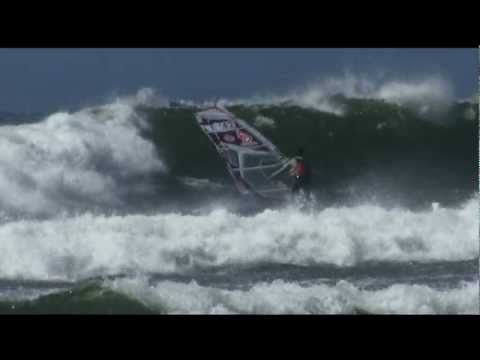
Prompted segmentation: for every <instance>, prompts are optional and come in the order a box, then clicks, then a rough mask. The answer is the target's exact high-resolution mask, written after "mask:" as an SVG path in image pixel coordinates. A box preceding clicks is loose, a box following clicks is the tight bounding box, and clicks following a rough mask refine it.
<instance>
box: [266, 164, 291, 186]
mask: <svg viewBox="0 0 480 360" xmlns="http://www.w3.org/2000/svg"><path fill="white" fill-rule="evenodd" d="M292 160H293V159H291V160H286V161H285V164H284V165H283V166H282V167H281V168H280V169H278V170H277V171H275V172H274V173H273V174H272V175H270V176H269V177H268V179H267V181H270V180H272V179H273V178H274V177H276V176H278V175H280V174H281V173H282V172H284V171H285V170H286V169H287V168H288V167H289V166H291V165H292Z"/></svg>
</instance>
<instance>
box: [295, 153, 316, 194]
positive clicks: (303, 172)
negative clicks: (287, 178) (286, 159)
mask: <svg viewBox="0 0 480 360" xmlns="http://www.w3.org/2000/svg"><path fill="white" fill-rule="evenodd" d="M304 153H305V151H304V150H303V148H299V149H298V151H297V154H296V156H295V157H294V158H293V159H291V160H290V166H291V168H290V175H291V176H293V177H294V183H293V186H292V193H293V194H296V193H298V191H299V190H300V189H302V190H303V191H305V192H310V183H311V177H312V176H311V169H310V165H309V164H308V163H307V162H306V160H305V158H304Z"/></svg>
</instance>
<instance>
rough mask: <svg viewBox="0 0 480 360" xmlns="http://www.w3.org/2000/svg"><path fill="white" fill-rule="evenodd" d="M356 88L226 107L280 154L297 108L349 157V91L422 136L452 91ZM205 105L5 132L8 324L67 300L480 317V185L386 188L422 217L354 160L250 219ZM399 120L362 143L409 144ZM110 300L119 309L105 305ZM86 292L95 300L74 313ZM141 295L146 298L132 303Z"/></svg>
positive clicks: (134, 103) (119, 110)
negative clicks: (219, 154) (356, 171)
mask: <svg viewBox="0 0 480 360" xmlns="http://www.w3.org/2000/svg"><path fill="white" fill-rule="evenodd" d="M347 80H348V79H347ZM344 83H345V82H338V81H337V82H335V81H333V80H330V81H327V82H325V83H323V84H322V86H323V88H322V89H319V88H318V87H317V88H315V89H314V90H312V89H310V90H308V89H307V90H306V93H302V92H296V93H295V94H294V95H291V94H290V95H288V96H290V98H291V99H293V100H292V101H293V102H294V104H293V107H292V104H289V103H285V96H273V97H270V98H269V99H266V98H258V97H256V98H254V99H248V101H247V100H245V101H243V102H242V101H241V100H231V102H230V103H228V102H227V103H226V105H225V106H231V107H232V109H233V111H235V109H236V108H235V106H236V107H240V108H239V110H238V109H237V110H238V111H239V112H240V113H242V111H243V114H244V115H245V116H246V117H247V119H246V120H247V121H251V122H252V124H253V125H254V126H257V127H258V128H259V129H260V130H261V131H262V132H264V131H265V132H266V134H267V135H268V136H270V137H273V138H274V142H275V143H276V145H277V146H279V147H280V148H282V147H284V148H292V147H293V146H295V145H296V144H293V142H292V144H290V143H288V140H287V139H288V137H287V136H285V135H282V134H286V133H288V131H287V130H286V129H287V128H282V126H287V125H288V121H287V119H286V118H287V117H289V116H287V115H288V114H290V113H287V115H281V114H285V113H286V112H288V111H290V112H293V113H294V114H296V117H297V119H291V120H290V122H291V121H305V125H299V128H300V130H299V131H304V132H311V129H312V128H315V129H317V130H316V131H319V130H318V125H316V124H319V123H320V124H323V125H322V126H325V130H321V131H320V133H321V134H319V137H318V138H317V140H318V141H320V142H321V141H323V140H322V139H325V144H327V142H328V141H329V142H328V144H330V145H328V146H331V147H332V149H335V147H336V146H337V147H338V148H342V147H343V148H344V147H345V146H344V144H345V143H344V142H343V140H342V139H341V138H340V136H341V134H342V131H345V130H344V129H345V127H344V125H342V124H345V121H350V120H348V119H349V116H360V115H355V114H353V115H351V113H350V112H349V110H348V106H350V105H349V103H348V102H346V103H342V104H340V105H339V104H338V102H337V103H336V102H335V101H334V100H332V99H331V98H330V96H331V95H332V93H333V92H336V91H337V90H338V89H339V88H341V87H345V86H346V87H347V90H348V89H351V90H348V91H347V92H345V96H350V97H357V98H366V99H368V101H372V99H377V98H382V99H387V103H391V106H392V108H393V109H394V111H392V112H391V114H397V113H398V114H400V115H398V116H399V117H400V118H402V119H404V118H405V117H408V116H410V117H412V118H413V117H415V116H418V117H419V118H418V119H417V118H414V120H412V124H414V125H412V126H417V124H418V123H419V122H421V121H423V120H425V119H423V118H422V117H423V116H425V107H424V106H423V105H425V103H428V102H432V101H433V102H435V101H446V97H450V96H451V95H450V89H449V88H448V86H447V85H444V83H443V82H442V81H440V80H435V79H434V80H431V79H429V80H428V81H426V82H424V83H413V84H408V86H407V85H406V84H404V83H398V82H396V83H391V84H384V85H381V86H380V85H379V86H374V85H372V84H370V83H368V82H365V81H362V82H361V83H360V85H361V86H360V90H358V89H359V86H358V84H356V83H355V82H354V83H352V80H349V81H347V82H346V85H345V84H344ZM442 86H443V87H444V88H445V89H444V91H443V92H442V90H441V89H442ZM412 88H413V89H416V92H415V94H417V95H418V96H417V97H416V98H415V101H419V97H421V96H423V94H427V95H428V96H427V95H425V96H426V99H425V101H424V103H423V105H422V107H421V108H420V109H419V110H418V111H417V110H411V109H412V108H410V107H409V108H407V110H405V109H404V108H403V107H402V106H404V104H403V99H404V98H406V100H405V101H406V102H411V100H412V99H411V98H410V97H408V96H406V95H405V94H406V93H410V92H409V90H408V89H412ZM431 88H433V89H435V91H434V92H433V93H432V92H431V91H430V90H429V89H431ZM332 89H333V90H332ZM353 89H356V90H355V91H354V90H353ZM359 91H360V92H359ZM286 96H287V95H286ZM316 97H318V98H321V100H318V99H316ZM357 101H361V100H357ZM312 103H315V104H317V105H318V106H310V104H312ZM259 104H261V105H262V106H261V107H260V108H259V106H258V105H259ZM369 104H371V103H369ZM299 105H300V107H299ZM196 106H198V105H195V104H192V103H189V104H181V105H177V106H175V107H174V108H172V107H171V106H169V105H168V102H166V101H165V100H163V99H160V98H159V97H158V95H156V94H155V93H154V92H152V91H151V90H148V89H147V90H142V91H140V92H139V93H138V94H137V95H136V96H132V97H126V98H122V99H116V100H115V101H112V102H110V103H108V104H104V105H100V106H93V107H88V108H84V109H80V110H78V111H75V112H58V113H54V114H51V115H48V116H46V117H44V118H42V119H40V120H39V121H36V122H28V123H18V124H11V123H9V124H4V125H2V123H1V122H0V312H1V313H9V314H10V313H18V312H22V311H24V312H26V313H35V312H40V313H42V312H43V313H50V312H55V311H56V309H58V308H59V306H58V301H61V303H62V304H64V306H63V307H62V308H63V309H64V312H66V313H88V312H89V309H92V308H95V309H97V308H98V309H100V310H98V312H100V313H112V312H113V313H115V312H129V311H130V312H132V313H137V312H143V311H145V312H150V313H165V314H170V313H186V314H190V313H194V314H224V313H226V314H251V313H254V314H288V313H294V314H296V313H311V314H355V313H387V314H388V313H391V314H472V313H474V314H476V313H478V312H479V287H478V259H479V242H478V228H479V225H478V222H479V213H478V195H477V194H478V191H477V189H475V188H471V187H470V184H467V183H466V182H465V181H464V180H463V178H461V177H460V175H457V173H458V172H456V171H454V172H453V174H452V173H450V172H449V171H447V170H445V171H444V170H442V168H441V167H440V165H441V164H442V161H443V160H442V159H439V162H438V163H439V164H440V165H437V166H433V165H431V168H432V169H435V171H437V172H436V173H435V174H436V176H437V177H438V179H439V181H440V180H442V181H443V183H441V184H440V183H439V184H440V185H438V187H435V186H433V185H432V186H429V185H428V186H426V188H425V189H426V190H425V191H423V192H421V193H420V192H414V191H409V192H402V191H403V189H404V188H403V187H401V186H400V185H402V186H404V187H408V186H411V185H410V184H411V182H408V181H405V182H404V183H402V184H400V180H401V179H400V178H399V181H398V183H396V182H395V186H396V187H395V188H394V187H393V186H391V185H389V186H391V187H387V188H386V190H385V188H384V189H383V192H384V193H388V194H391V193H392V192H393V190H392V191H391V189H394V190H395V191H397V193H396V194H397V195H398V194H408V195H405V196H411V197H412V198H415V197H416V196H423V198H422V201H421V202H420V201H419V202H418V204H417V203H415V204H414V205H415V206H413V205H412V206H410V204H411V203H413V201H410V202H409V201H404V202H402V201H396V200H395V199H397V198H398V196H397V195H396V197H389V198H388V199H390V200H389V201H386V200H385V199H386V197H385V196H383V195H384V193H383V194H380V186H377V187H376V188H375V187H373V186H371V188H370V189H369V190H370V193H369V194H370V195H371V193H374V194H380V195H381V196H380V195H379V196H373V197H372V196H370V195H369V197H362V196H359V194H362V193H364V191H362V188H361V186H362V184H364V183H365V176H366V175H365V176H364V177H362V176H355V177H354V176H352V177H351V179H350V180H349V181H347V180H348V179H349V178H348V176H350V174H349V173H348V172H347V170H345V166H343V167H338V168H335V167H334V166H333V165H332V166H331V167H330V174H334V175H335V174H338V178H336V180H335V179H334V181H330V182H328V183H327V181H326V180H325V184H324V186H320V185H318V187H317V189H318V191H317V192H316V193H315V201H314V202H307V204H306V205H305V204H298V203H291V204H287V205H285V206H281V207H258V208H255V209H253V210H252V209H251V208H248V211H247V210H245V204H244V203H243V202H242V200H241V199H240V200H239V199H238V198H237V195H236V194H235V193H234V191H233V187H232V186H231V183H229V179H228V174H225V172H224V169H223V167H222V163H221V161H220V160H219V159H217V158H216V157H215V154H214V152H213V149H210V148H209V147H208V146H209V145H208V143H206V142H202V141H204V140H205V139H202V136H203V134H201V133H200V131H198V132H195V130H193V129H194V127H192V128H190V126H191V124H190V123H189V122H188V119H189V118H190V116H191V115H192V114H193V112H194V111H195V107H196ZM369 106H371V105H369ZM385 106H390V105H385V104H384V103H383V102H382V103H381V105H378V109H380V110H377V109H376V108H374V109H373V110H372V109H371V108H367V109H363V110H362V111H366V112H367V114H366V115H365V113H364V114H361V116H367V117H368V114H369V113H368V112H369V111H370V112H371V114H372V116H371V118H374V117H375V116H378V115H373V114H375V113H378V112H379V111H383V110H382V109H383V108H384V107H385ZM405 106H407V105H405ZM408 106H410V105H408ZM462 106H463V105H462ZM465 106H468V105H465ZM192 107H193V108H194V109H192ZM262 108H265V109H266V110H265V111H264V112H262ZM472 109H474V108H473V107H472ZM387 110H388V111H390V110H389V109H387ZM467 110H470V108H468V109H467ZM402 111H403V113H402ZM471 111H474V110H471ZM464 113H466V112H465V111H463V108H462V112H461V114H464ZM349 114H350V115H349ZM388 114H390V113H388ZM248 116H250V118H248ZM282 116H285V119H284V120H282ZM393 116H394V115H389V117H385V118H381V119H379V120H378V122H377V123H375V124H372V126H370V125H369V127H368V129H370V128H371V134H370V133H364V134H363V135H362V136H387V135H388V136H393V135H391V134H396V131H397V128H398V129H400V130H401V127H399V126H398V122H396V121H397V120H395V119H393V118H391V117H393ZM395 116H397V115H395ZM477 117H478V116H477ZM303 119H304V120H303ZM464 121H465V124H467V125H465V126H469V125H468V124H470V123H471V122H473V120H471V119H470V118H468V119H467V118H465V119H464ZM193 122H194V119H193V117H191V123H192V124H193ZM425 122H426V123H427V125H425V126H426V129H427V130H428V131H430V132H432V134H433V132H434V131H437V128H436V127H435V126H439V130H438V131H439V133H440V132H441V131H443V130H442V129H443V128H442V126H446V125H435V122H432V121H431V119H426V120H425ZM284 124H287V125H284ZM297 124H303V123H297ZM352 124H353V123H352ZM379 124H383V125H381V126H379ZM192 126H193V125H192ZM328 126H330V128H328V129H327V127H328ZM335 126H339V128H338V129H337V128H336V127H335ZM340 126H341V127H340ZM355 126H356V125H355ZM352 129H354V125H352V126H351V127H350V130H351V131H353V130H352ZM415 129H417V128H415ZM400 130H398V133H400ZM417 130H418V131H423V128H419V129H417ZM369 131H370V130H369ZM455 131H458V132H459V133H460V131H463V128H459V129H456V130H455ZM465 133H466V134H468V132H465ZM178 134H181V135H182V136H177V135H178ZM385 134H387V135H385ZM389 134H390V135H389ZM462 134H463V133H462ZM321 136H323V137H321ZM399 136H400V135H399ZM402 136H403V135H402ZM465 136H468V135H465ZM319 139H320V140H319ZM335 140H336V141H337V142H335ZM461 141H462V142H463V143H465V142H468V141H470V140H469V139H467V138H464V139H463V140H461ZM367 142H370V140H367ZM197 143H198V147H197V146H196V144H197ZM382 144H385V142H382ZM322 146H324V145H322ZM325 146H326V145H325ZM384 146H387V145H384ZM312 147H313V145H312ZM384 151H392V150H390V148H387V147H386V148H385V149H384ZM462 151H464V150H462V149H459V150H458V152H459V155H458V157H459V158H461V157H462V156H464V155H465V152H462ZM324 153H325V156H327V157H328V156H329V154H331V156H332V157H333V156H341V152H340V151H337V152H334V151H327V152H324ZM378 153H379V151H378V149H377V148H375V149H372V154H378ZM311 154H312V157H313V155H314V154H313V152H311ZM400 155H402V154H400ZM194 156H198V159H204V160H203V161H202V160H199V161H197V159H194V158H193V157H194ZM189 159H190V160H189ZM406 160H409V159H406ZM411 160H412V162H414V161H413V160H414V159H411ZM415 160H418V159H415ZM430 160H431V159H430V158H429V159H427V160H425V161H430ZM336 163H338V162H336ZM398 163H399V164H404V163H408V161H398ZM365 164H367V163H365ZM327 165H328V164H327ZM366 166H367V167H368V166H369V165H368V164H367V165H366ZM375 166H378V164H377V163H376V164H375ZM399 166H401V165H399ZM457 166H460V165H458V163H457ZM425 168H427V170H428V166H426V167H425V166H422V169H425ZM445 168H447V166H446V165H445ZM474 168H475V164H472V169H473V170H474ZM369 169H370V170H371V171H376V170H377V167H373V166H371V167H369ZM438 169H440V170H438ZM408 171H410V173H408ZM432 171H433V170H432ZM466 171H471V170H470V169H467V170H466ZM406 172H407V173H408V174H409V176H411V179H414V181H415V182H416V183H418V186H419V187H420V186H422V184H423V183H425V181H424V179H423V178H421V176H422V174H421V173H418V174H417V173H415V171H414V170H411V169H409V168H408V169H407V170H406ZM206 174H212V175H211V176H210V177H209V176H206ZM438 174H440V175H438ZM334 175H331V176H334ZM427 175H428V176H429V177H428V179H430V181H432V180H431V179H432V176H431V174H427ZM368 176H370V175H368ZM345 179H347V180H345ZM369 179H370V178H369ZM379 179H380V180H378V181H379V184H382V185H385V184H390V183H388V182H387V181H386V180H384V179H383V178H382V177H379ZM409 179H410V178H409ZM321 180H322V179H321ZM340 180H341V181H340ZM322 181H323V180H322ZM444 184H445V185H444ZM450 184H454V185H455V186H453V187H451V186H450ZM346 185H348V187H345V186H346ZM397 185H398V188H397ZM385 186H386V185H385ZM442 186H443V187H442ZM346 188H348V189H351V188H354V189H356V190H354V191H353V193H352V191H350V192H345V189H346ZM451 188H452V189H453V190H452V191H450V190H451ZM325 189H328V190H329V191H328V193H329V194H332V193H335V191H337V193H336V194H337V195H336V196H337V197H333V196H331V197H328V194H326V193H327V191H326V190H325ZM377 189H378V191H377ZM330 190H331V191H330ZM339 194H340V195H339ZM452 194H453V195H452ZM455 194H467V195H465V196H463V195H462V196H460V195H458V199H456V198H454V195H455ZM347 197H348V199H347ZM452 198H453V200H452ZM392 199H393V200H392ZM347 200H348V201H347ZM384 200H385V201H384ZM92 292H93V293H94V294H95V297H94V299H96V300H92V296H91V294H92ZM107 292H111V293H113V294H114V295H112V296H113V298H114V299H115V300H114V301H113V302H110V303H109V305H108V308H101V304H102V298H104V297H105V296H107V295H105V294H106V293H107ZM74 296H75V298H76V299H77V298H80V299H81V301H80V304H83V305H78V303H75V302H73V300H72V299H73V297H74ZM109 296H110V295H109ZM59 299H60V300H59ZM126 299H128V301H130V302H131V303H130V302H128V304H130V305H128V306H127V307H126V308H125V307H123V306H125V305H124V304H125V301H127V300H126ZM92 301H94V302H95V301H97V303H95V304H96V305H95V306H100V307H95V306H94V305H92ZM116 303H118V304H120V303H121V304H123V305H122V307H121V308H120V307H119V308H116V305H115V304H116ZM65 304H67V305H65ZM68 304H70V305H68ZM75 304H77V305H75ZM76 306H80V307H76ZM102 306H103V305H102ZM119 306H120V305H119ZM129 306H130V307H129ZM22 309H23V310H22ZM129 309H130V310H129Z"/></svg>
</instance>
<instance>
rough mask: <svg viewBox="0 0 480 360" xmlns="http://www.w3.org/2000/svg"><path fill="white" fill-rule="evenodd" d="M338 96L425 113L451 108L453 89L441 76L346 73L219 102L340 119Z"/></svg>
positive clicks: (341, 112) (341, 113)
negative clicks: (290, 107)
mask: <svg viewBox="0 0 480 360" xmlns="http://www.w3.org/2000/svg"><path fill="white" fill-rule="evenodd" d="M337 94H340V95H344V96H346V97H349V98H363V99H382V100H385V101H387V102H391V103H395V104H398V105H414V106H416V107H417V108H418V109H419V110H420V111H421V112H423V113H426V112H430V111H437V110H438V109H439V108H442V109H443V108H445V107H446V106H448V105H449V104H451V102H452V101H453V86H452V84H451V82H450V81H448V80H447V79H445V78H444V77H443V76H441V75H430V76H424V77H421V78H416V79H381V78H379V77H375V76H372V75H362V74H354V73H352V72H350V71H345V72H344V73H343V75H341V76H329V77H324V78H321V79H316V80H312V81H311V82H309V83H308V84H305V85H303V86H300V87H298V88H295V89H292V90H290V91H287V92H286V93H284V94H278V93H270V94H262V95H255V96H252V97H249V98H244V99H223V100H222V101H223V103H224V105H226V106H232V105H240V104H244V105H259V106H261V105H282V104H290V105H297V106H301V107H305V108H311V109H316V110H318V111H323V112H329V113H333V114H336V115H343V114H344V111H345V109H344V108H343V107H342V106H340V105H338V104H335V103H334V102H332V101H331V97H332V96H333V95H337Z"/></svg>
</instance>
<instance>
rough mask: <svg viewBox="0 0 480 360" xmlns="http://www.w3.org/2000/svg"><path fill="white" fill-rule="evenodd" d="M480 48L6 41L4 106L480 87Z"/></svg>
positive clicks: (1, 57) (460, 93) (32, 108)
mask: <svg viewBox="0 0 480 360" xmlns="http://www.w3.org/2000/svg"><path fill="white" fill-rule="evenodd" d="M477 52H478V49H476V48H472V49H0V110H3V111H13V112H50V111H56V110H60V109H61V110H65V109H72V108H78V107H81V106H84V105H90V104H93V103H100V102H102V101H104V100H106V99H108V98H111V96H112V95H126V94H131V93H135V92H136V91H137V90H138V89H140V88H142V87H152V88H155V89H157V90H158V91H159V92H160V93H162V94H164V95H166V96H167V97H169V98H173V99H175V98H182V99H192V100H205V99H211V98H212V97H245V96H251V95H254V94H258V93H265V92H278V93H281V92H285V91H287V90H288V89H291V88H295V87H298V86H301V85H302V84H305V83H307V82H308V81H311V80H312V79H316V78H321V77H326V76H336V75H341V74H342V73H344V72H345V71H350V72H353V73H354V74H356V73H358V74H379V73H383V74H386V75H387V76H389V77H392V78H394V79H399V80H402V79H414V78H415V77H422V76H429V75H441V76H443V77H444V78H445V79H447V80H448V81H450V82H451V83H452V85H453V89H454V92H455V96H456V97H457V98H465V97H469V96H472V95H473V94H474V93H475V92H476V89H477V86H478V85H477V71H478V70H477V66H478V53H477Z"/></svg>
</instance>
